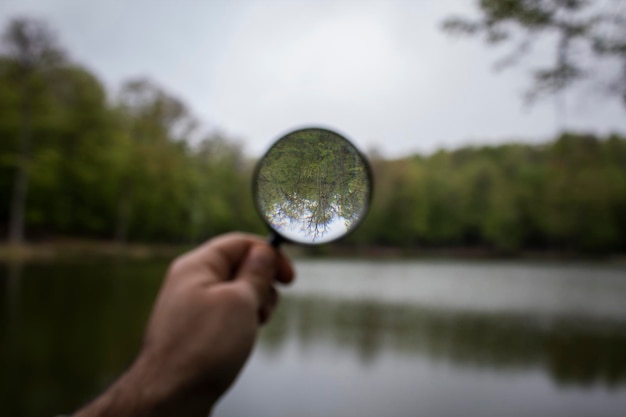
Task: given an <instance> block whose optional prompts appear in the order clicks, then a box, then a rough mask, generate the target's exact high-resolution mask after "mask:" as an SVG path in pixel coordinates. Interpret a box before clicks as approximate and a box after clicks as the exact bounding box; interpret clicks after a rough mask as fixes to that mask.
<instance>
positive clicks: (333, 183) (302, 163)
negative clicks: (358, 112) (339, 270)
mask: <svg viewBox="0 0 626 417" xmlns="http://www.w3.org/2000/svg"><path fill="white" fill-rule="evenodd" d="M253 192H254V201H255V204H256V208H257V210H258V212H259V214H260V215H261V218H262V219H263V221H264V222H265V223H266V224H267V226H268V227H269V229H270V230H271V235H270V238H269V242H270V243H271V244H272V245H273V246H276V247H277V246H279V245H280V244H281V243H283V242H291V243H298V244H303V245H319V244H323V243H328V242H332V241H334V240H337V239H340V238H342V237H344V236H345V235H347V234H348V233H350V232H352V231H353V230H354V229H355V228H356V227H357V226H358V225H359V224H360V223H361V221H362V220H363V218H364V217H365V214H366V213H367V210H368V209H369V204H370V199H371V195H372V174H371V169H370V166H369V164H368V162H367V160H366V159H365V157H364V156H363V154H362V153H361V152H359V150H358V149H357V148H356V147H355V146H354V145H353V144H352V143H351V142H350V141H349V140H348V139H346V138H345V137H343V136H342V135H340V134H338V133H336V132H333V131H331V130H328V129H322V128H307V129H299V130H296V131H293V132H290V133H288V134H286V135H285V136H283V137H281V138H280V139H278V140H277V141H276V142H275V143H274V145H272V147H271V148H270V149H269V150H268V151H267V152H266V153H265V155H264V156H263V157H262V158H261V159H260V160H259V162H258V163H257V166H256V170H255V174H254V179H253Z"/></svg>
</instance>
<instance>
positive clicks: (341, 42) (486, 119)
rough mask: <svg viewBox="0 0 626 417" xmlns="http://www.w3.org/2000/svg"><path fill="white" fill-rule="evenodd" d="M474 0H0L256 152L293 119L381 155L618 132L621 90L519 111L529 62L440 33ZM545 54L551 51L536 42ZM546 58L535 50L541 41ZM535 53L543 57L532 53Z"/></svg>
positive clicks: (100, 70) (112, 80)
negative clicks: (514, 63) (158, 88)
mask: <svg viewBox="0 0 626 417" xmlns="http://www.w3.org/2000/svg"><path fill="white" fill-rule="evenodd" d="M473 4H474V1H473V0H397V1H395V0H379V1H365V0H352V1H330V0H328V1H324V0H256V1H252V0H250V1H244V0H235V1H227V0H223V1H217V0H215V1H203V0H195V1H194V0H176V1H172V0H125V1H122V0H106V1H86V0H0V19H1V20H2V21H1V23H2V25H3V27H4V26H5V24H6V22H7V20H8V19H9V18H10V17H12V16H16V15H29V16H34V17H39V18H43V19H45V20H47V21H48V22H49V24H50V25H51V26H52V27H53V28H54V29H56V31H57V32H58V34H59V37H60V41H61V43H62V44H63V45H64V46H65V47H66V49H67V50H69V52H70V53H71V55H72V57H73V58H74V59H75V60H76V61H78V62H80V63H82V64H84V65H86V66H87V67H88V68H90V69H91V70H92V71H94V72H95V73H96V74H97V75H98V76H99V77H100V78H101V79H102V80H103V81H104V82H105V83H106V84H107V86H108V88H109V90H110V91H115V89H116V88H118V87H119V85H120V83H121V81H122V80H124V79H127V78H129V77H134V76H139V75H145V76H148V77H150V78H152V79H153V80H154V81H156V82H158V83H159V84H160V85H162V86H163V87H164V88H165V89H167V90H168V91H170V92H171V93H173V94H174V95H176V96H178V97H179V98H181V99H182V100H183V101H185V102H186V103H187V104H188V105H189V107H190V108H191V109H192V111H193V112H194V113H195V114H196V115H197V116H198V117H199V118H200V119H201V120H202V121H203V122H204V123H205V124H206V126H208V127H210V128H219V129H221V130H223V131H225V132H226V133H227V134H229V135H231V136H234V137H237V138H238V139H240V140H241V141H242V142H243V143H244V144H245V149H246V151H247V153H249V154H251V155H256V154H259V153H261V152H263V151H264V150H265V149H266V148H267V147H268V146H269V145H270V143H271V142H272V141H273V140H274V139H276V138H277V137H278V136H279V135H280V134H282V133H285V132H286V131H288V130H291V129H292V128H295V127H301V126H305V125H322V126H327V127H331V128H335V129H337V130H338V131H339V132H343V133H344V134H346V135H347V136H348V137H349V138H351V139H352V140H353V141H354V142H355V143H356V144H357V145H359V146H360V147H362V148H363V149H364V150H370V149H372V148H376V149H378V150H379V151H381V152H382V154H383V155H385V156H389V157H395V156H401V155H406V154H409V153H413V152H432V151H434V150H436V149H438V148H441V147H447V148H454V147H458V146H462V145H466V144H470V143H471V144H488V143H497V142H503V141H510V140H516V141H527V142H543V141H546V140H548V139H550V138H552V137H553V136H554V135H555V134H556V133H557V132H558V131H560V130H562V129H563V128H568V129H584V130H587V131H593V132H598V133H607V132H611V131H620V132H624V131H626V111H625V110H624V109H623V108H622V107H621V106H620V105H619V103H618V102H617V101H615V100H604V99H603V98H602V96H601V94H600V93H598V92H597V91H590V90H589V89H583V90H580V91H578V92H575V93H571V94H568V95H567V96H566V97H565V98H564V100H563V101H564V103H565V105H564V107H561V108H562V109H563V108H564V111H563V110H561V111H556V109H557V108H558V106H556V105H555V100H546V101H544V102H542V103H540V104H537V105H535V106H533V107H531V108H527V107H526V106H525V105H524V104H523V102H522V100H521V95H522V93H523V91H524V89H525V88H526V87H527V85H528V84H527V83H528V81H529V78H528V76H527V75H528V71H529V70H530V65H525V66H522V67H519V68H514V69H511V70H508V71H506V72H500V73H494V71H493V64H494V62H495V61H496V60H497V59H498V57H501V56H502V55H503V53H504V52H505V51H504V50H502V51H498V50H497V49H491V48H487V47H485V46H484V45H482V44H481V43H480V41H479V40H478V39H472V40H455V39H451V38H450V37H447V36H446V35H445V34H444V33H442V31H441V30H440V24H441V21H442V20H443V19H444V18H445V17H446V16H449V15H451V14H455V13H456V14H458V13H461V14H466V15H472V12H473V7H472V6H473ZM543 52H545V51H543ZM539 53H540V54H541V53H542V51H539ZM538 59H540V57H539V58H538Z"/></svg>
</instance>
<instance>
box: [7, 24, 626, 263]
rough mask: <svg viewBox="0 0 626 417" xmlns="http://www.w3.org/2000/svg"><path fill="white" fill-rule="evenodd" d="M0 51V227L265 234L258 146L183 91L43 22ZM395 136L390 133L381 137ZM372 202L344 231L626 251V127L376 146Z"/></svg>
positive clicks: (390, 243)
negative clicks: (546, 138)
mask: <svg viewBox="0 0 626 417" xmlns="http://www.w3.org/2000/svg"><path fill="white" fill-rule="evenodd" d="M3 42H4V44H3V45H5V47H3V49H2V53H1V55H0V232H1V233H2V235H3V237H6V240H7V242H8V243H11V244H16V245H20V244H22V243H24V242H34V241H42V240H54V239H57V238H59V237H74V238H88V239H99V240H110V241H117V242H147V243H158V242H167V243H185V244H187V243H197V242H200V241H202V240H204V239H207V238H210V237H211V236H214V235H216V234H219V233H223V232H227V231H232V230H244V231H250V232H254V233H261V234H263V233H266V231H265V227H264V225H263V222H262V221H261V219H260V217H259V215H258V214H257V213H256V210H255V207H254V203H253V198H252V194H253V193H252V185H251V183H252V173H253V170H254V165H255V161H254V160H252V159H251V158H249V157H247V156H246V154H245V152H244V149H243V147H242V146H241V144H240V143H239V142H238V141H237V140H234V139H233V138H231V137H229V135H228V134H226V133H223V132H221V131H220V130H219V129H215V128H213V129H206V128H205V127H203V126H204V125H203V124H202V123H201V122H200V121H199V120H198V119H197V117H196V116H195V115H194V114H193V111H192V110H191V109H190V108H189V107H188V106H187V105H186V104H185V103H184V102H183V101H182V100H180V99H179V98H177V97H176V94H175V93H172V92H170V91H168V90H167V89H166V88H165V87H163V86H161V85H159V84H158V83H157V82H155V81H154V80H151V79H150V78H146V77H138V78H133V79H129V80H127V81H125V82H124V83H122V85H121V86H119V88H116V89H115V91H109V89H107V88H106V87H105V85H104V84H103V82H102V81H101V80H99V79H98V77H97V76H96V75H95V73H94V72H93V71H91V70H90V69H88V68H86V67H85V66H84V65H81V64H80V63H78V62H75V61H74V60H72V59H71V57H70V55H69V54H68V53H67V52H65V51H64V50H63V49H62V48H61V47H60V46H59V45H58V44H57V43H55V41H54V37H53V36H52V35H51V33H50V32H49V30H48V29H47V28H46V26H45V25H42V24H41V22H38V21H32V20H14V21H13V22H12V23H11V24H10V25H9V27H7V28H5V30H4V37H3ZM378 139H379V140H381V141H382V140H387V139H388V138H378ZM370 162H371V165H372V170H373V175H374V182H375V189H374V194H373V199H372V206H371V210H370V212H369V214H368V215H367V217H366V219H365V221H364V222H363V223H362V224H361V226H360V227H359V228H358V230H357V231H356V232H355V233H354V234H352V235H350V236H349V237H348V238H347V239H346V240H344V241H342V242H341V243H339V245H344V246H359V247H365V246H371V247H401V248H416V249H420V248H427V249H428V248H485V249H488V250H491V251H494V252H496V253H503V254H517V253H521V252H524V251H529V250H532V251H551V250H558V251H571V252H574V253H579V254H594V255H595V254H611V253H624V252H626V137H624V136H621V135H619V134H614V135H609V136H606V137H598V136H596V135H594V134H590V133H573V132H572V133H563V134H561V135H560V136H559V137H556V138H554V139H553V140H552V141H550V142H546V143H543V144H539V145H530V144H522V142H521V141H520V142H519V143H508V144H504V145H498V146H480V147H464V148H460V149H454V150H440V151H438V152H435V153H433V154H430V155H411V156H407V157H405V158H401V159H393V160H392V159H384V158H381V157H378V156H376V155H370Z"/></svg>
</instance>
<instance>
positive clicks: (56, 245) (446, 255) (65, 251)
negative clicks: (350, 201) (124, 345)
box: [0, 238, 626, 264]
mask: <svg viewBox="0 0 626 417" xmlns="http://www.w3.org/2000/svg"><path fill="white" fill-rule="evenodd" d="M192 248H193V246H192V245H181V244H179V245H174V244H170V245H165V244H150V243H144V244H142V243H127V244H124V245H120V244H118V243H116V242H113V241H105V240H87V239H74V238H59V239H53V240H46V241H40V242H30V243H27V244H25V245H23V246H20V247H15V246H10V245H8V244H6V243H3V244H0V262H6V261H12V260H22V261H55V260H75V259H80V260H98V259H111V258H121V259H131V260H142V259H172V258H174V257H176V256H178V255H180V254H181V253H184V252H186V251H188V250H190V249H192ZM282 249H283V250H284V251H285V252H286V253H287V254H288V255H289V256H291V257H296V258H304V257H306V258H308V257H312V258H318V257H319V258H355V259H466V260H495V259H527V260H548V261H550V260H553V261H572V260H599V261H611V262H616V263H620V264H626V254H597V255H595V256H590V255H589V254H580V253H576V252H573V251H566V250H561V251H559V250H544V251H537V250H534V251H533V250H526V251H520V252H516V253H503V252H501V251H497V250H493V249H490V248H485V247H450V248H423V247H411V248H406V247H388V246H375V245H361V246H358V245H357V246H354V245H350V246H348V245H341V244H329V245H321V246H311V247H304V246H298V245H285V246H283V248H282Z"/></svg>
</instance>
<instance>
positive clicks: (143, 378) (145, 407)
mask: <svg viewBox="0 0 626 417" xmlns="http://www.w3.org/2000/svg"><path fill="white" fill-rule="evenodd" d="M158 369H159V366H158V364H155V363H152V364H151V363H150V361H149V360H147V359H145V358H144V357H141V356H140V357H139V358H138V359H137V360H136V361H135V363H134V364H133V365H132V366H131V367H130V368H129V369H128V370H127V371H126V372H125V373H124V374H123V375H122V376H121V377H120V378H119V379H118V380H117V381H115V383H113V385H111V387H109V389H107V390H106V391H105V392H104V393H103V394H102V395H101V396H99V397H98V398H96V399H95V400H94V401H93V402H92V403H90V404H88V405H87V406H85V407H84V408H82V409H81V410H79V411H78V412H77V413H75V414H74V416H73V417H102V416H113V415H114V416H116V417H165V416H186V417H187V416H196V415H198V416H200V415H201V416H206V415H207V414H208V413H209V412H210V411H211V409H210V408H209V409H207V408H206V402H205V403H204V404H205V407H204V408H203V409H202V410H194V408H197V407H195V406H194V404H195V402H194V401H193V400H192V399H191V398H187V395H185V392H184V391H183V390H182V389H180V388H178V387H176V384H175V379H176V377H175V376H174V378H171V377H166V376H160V375H156V373H155V371H156V370H158ZM212 404H213V402H211V408H212Z"/></svg>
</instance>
